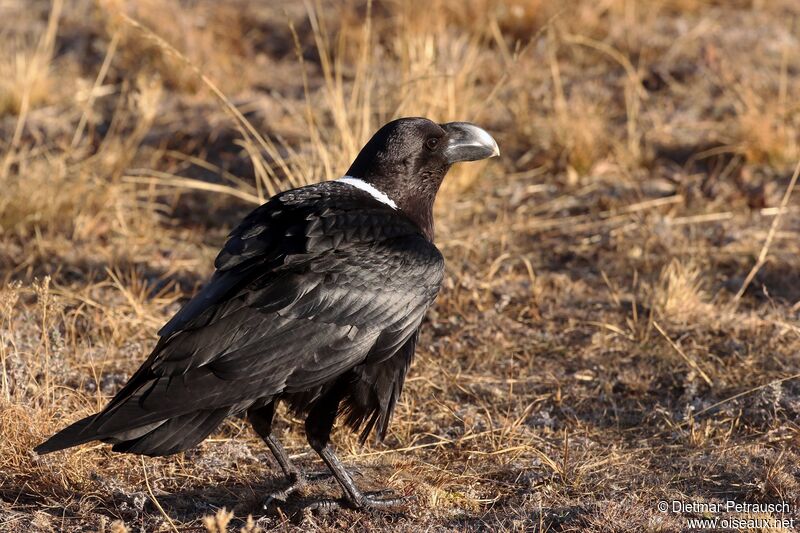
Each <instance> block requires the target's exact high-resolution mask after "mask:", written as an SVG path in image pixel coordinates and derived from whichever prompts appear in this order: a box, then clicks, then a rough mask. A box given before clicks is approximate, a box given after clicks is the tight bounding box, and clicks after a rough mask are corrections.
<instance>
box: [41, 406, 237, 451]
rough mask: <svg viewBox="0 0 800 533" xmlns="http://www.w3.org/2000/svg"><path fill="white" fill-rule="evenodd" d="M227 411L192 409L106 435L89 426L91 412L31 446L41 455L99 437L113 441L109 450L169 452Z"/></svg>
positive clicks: (191, 441) (194, 439)
mask: <svg viewBox="0 0 800 533" xmlns="http://www.w3.org/2000/svg"><path fill="white" fill-rule="evenodd" d="M230 412H231V409H230V407H223V408H221V409H208V410H203V411H195V412H193V413H187V414H185V415H180V416H176V417H173V418H169V419H167V420H161V421H159V422H155V423H151V424H147V425H145V426H140V427H135V428H126V429H124V430H121V431H118V432H115V433H112V434H110V435H109V434H108V433H100V434H98V432H97V429H96V426H98V424H95V425H94V426H95V427H92V422H93V421H94V420H95V418H96V417H97V416H99V415H92V416H89V417H86V418H84V419H83V420H79V421H77V422H75V423H74V424H72V425H71V426H68V427H66V428H64V429H62V430H61V431H59V432H58V433H56V434H55V435H53V436H52V437H50V438H49V439H47V441H46V442H43V443H42V444H40V445H39V446H37V447H36V448H34V451H35V452H36V453H38V454H45V453H50V452H55V451H58V450H63V449H64V448H71V447H72V446H77V445H78V444H83V443H85V442H89V441H93V440H100V441H103V442H109V443H112V444H114V447H113V448H112V449H113V450H114V451H115V452H127V453H135V454H139V455H150V456H156V455H171V454H173V453H178V452H180V451H183V450H186V449H188V448H191V447H193V446H195V445H196V444H198V443H199V442H200V441H202V440H203V439H205V438H206V437H207V436H208V435H209V434H210V433H211V432H212V431H214V430H215V429H216V428H217V426H219V424H220V422H222V420H223V419H225V417H226V416H228V415H229V414H230ZM100 426H102V424H100ZM101 431H102V430H101Z"/></svg>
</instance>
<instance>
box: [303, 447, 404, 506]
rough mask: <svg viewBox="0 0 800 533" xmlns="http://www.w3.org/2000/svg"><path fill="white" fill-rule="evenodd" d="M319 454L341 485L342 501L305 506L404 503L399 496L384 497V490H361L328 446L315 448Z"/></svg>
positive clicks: (388, 504) (325, 501)
mask: <svg viewBox="0 0 800 533" xmlns="http://www.w3.org/2000/svg"><path fill="white" fill-rule="evenodd" d="M316 451H317V453H318V454H319V456H320V457H321V458H322V460H323V461H325V464H326V465H327V466H328V468H329V469H330V471H331V473H332V474H333V477H335V478H336V481H338V482H339V485H341V486H342V491H343V492H344V502H341V500H330V499H327V500H326V499H323V500H317V501H314V502H312V503H311V504H310V505H309V506H308V507H307V508H308V509H311V510H314V509H317V510H320V511H329V510H333V509H337V508H339V507H341V504H342V503H345V504H347V505H348V506H349V507H353V508H355V509H386V508H390V507H398V506H400V505H403V504H405V503H406V498H400V497H394V496H390V497H386V496H383V494H385V493H386V491H378V492H361V490H359V488H358V487H357V486H356V484H355V482H354V481H353V476H351V475H350V473H349V472H348V471H347V469H346V468H345V467H344V465H343V464H342V462H341V461H340V460H339V458H338V457H337V456H336V454H335V453H334V452H333V449H332V448H331V447H330V446H324V447H323V448H321V449H319V450H316Z"/></svg>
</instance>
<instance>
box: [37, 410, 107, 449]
mask: <svg viewBox="0 0 800 533" xmlns="http://www.w3.org/2000/svg"><path fill="white" fill-rule="evenodd" d="M96 416H97V415H92V416H87V417H86V418H84V419H82V420H78V421H77V422H75V423H74V424H70V425H69V426H67V427H65V428H64V429H62V430H61V431H59V432H58V433H56V434H55V435H53V436H52V437H50V438H49V439H47V440H46V441H45V442H43V443H41V444H40V445H39V446H37V447H36V448H34V449H33V450H34V451H35V452H36V453H38V454H39V455H44V454H46V453H50V452H56V451H58V450H63V449H64V448H71V447H73V446H77V445H78V444H83V443H84V442H89V441H91V440H95V439H97V434H95V433H94V432H93V431H88V430H87V427H88V426H89V425H90V424H91V423H92V422H93V421H94V419H95V417H96Z"/></svg>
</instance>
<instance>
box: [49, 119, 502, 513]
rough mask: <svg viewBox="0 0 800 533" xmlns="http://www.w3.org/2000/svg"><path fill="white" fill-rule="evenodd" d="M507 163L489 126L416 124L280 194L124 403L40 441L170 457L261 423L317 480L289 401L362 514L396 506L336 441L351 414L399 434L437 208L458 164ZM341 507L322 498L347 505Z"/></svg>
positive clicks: (257, 214) (401, 123)
mask: <svg viewBox="0 0 800 533" xmlns="http://www.w3.org/2000/svg"><path fill="white" fill-rule="evenodd" d="M497 155H499V150H498V147H497V143H496V142H495V141H494V139H493V138H492V137H491V136H490V135H489V134H488V133H487V132H486V131H484V130H483V129H481V128H479V127H477V126H475V125H473V124H469V123H466V122H451V123H448V124H436V123H434V122H432V121H430V120H427V119H424V118H402V119H399V120H395V121H392V122H389V123H388V124H386V125H385V126H383V127H382V128H381V129H380V130H378V132H377V133H376V134H375V135H374V136H373V137H372V139H370V141H369V142H368V143H367V144H366V146H364V148H363V149H362V150H361V152H360V153H359V154H358V156H357V157H356V159H355V161H354V162H353V164H352V165H351V166H350V169H349V170H348V171H347V175H346V176H345V177H343V178H341V179H339V180H336V181H326V182H322V183H317V184H315V185H309V186H306V187H301V188H298V189H293V190H289V191H286V192H283V193H281V194H278V195H276V196H275V197H273V198H272V199H270V200H269V201H268V202H267V203H265V204H264V205H262V206H260V207H258V208H257V209H255V210H254V211H252V212H251V213H250V214H249V215H247V217H245V219H244V221H243V222H242V223H241V224H240V225H239V227H237V228H236V229H235V230H233V232H232V233H231V234H230V235H229V238H228V241H227V242H226V244H225V246H224V248H223V249H222V251H220V253H219V255H218V256H217V259H216V261H215V262H214V266H215V267H216V271H215V272H214V274H213V276H212V278H211V280H210V281H209V283H208V284H207V285H206V286H205V288H203V289H202V290H201V291H200V292H199V293H198V294H197V295H196V296H195V297H194V298H193V299H192V300H190V301H189V302H188V303H187V304H186V305H185V306H184V307H183V308H182V309H181V310H180V311H179V312H178V313H177V314H176V315H175V316H174V317H173V318H172V319H171V320H170V321H169V322H168V323H167V324H166V325H165V326H164V327H163V328H162V329H161V331H159V336H160V339H159V341H158V343H157V345H156V347H155V349H154V350H153V352H152V354H150V357H149V358H148V359H147V361H145V363H144V364H143V365H142V366H141V367H140V368H139V370H137V371H136V373H135V374H134V375H133V376H132V377H131V379H130V380H129V381H128V383H127V384H126V385H125V386H124V387H123V388H122V390H120V391H119V393H117V395H116V396H115V397H114V398H113V399H112V400H111V401H110V402H109V404H108V405H107V406H106V407H105V408H104V409H103V410H102V411H101V412H100V413H97V414H95V415H92V416H89V417H87V418H84V419H83V420H80V421H78V422H75V423H74V424H72V425H71V426H69V427H67V428H65V429H63V430H62V431H60V432H59V433H57V434H55V435H54V436H52V437H51V438H50V439H49V440H47V441H46V442H44V443H43V444H41V445H39V446H38V447H37V448H36V451H37V452H38V453H40V454H44V453H49V452H53V451H56V450H61V449H64V448H68V447H71V446H76V445H78V444H82V443H85V442H88V441H93V440H100V441H103V442H109V443H112V444H113V445H114V446H113V448H112V449H113V450H114V451H117V452H128V453H136V454H142V455H150V456H158V455H169V454H173V453H177V452H180V451H182V450H186V449H187V448H191V447H192V446H195V445H196V444H198V443H199V442H200V441H202V440H203V439H205V438H206V437H207V436H208V435H209V434H210V433H211V432H212V431H214V429H215V428H216V427H217V426H218V425H219V424H220V423H221V422H222V421H223V419H225V418H226V417H228V416H231V415H237V414H246V416H247V418H248V419H249V420H250V422H251V424H252V425H253V428H254V429H255V430H256V432H257V433H258V434H259V435H260V436H261V437H262V438H263V439H264V441H265V443H266V444H267V446H268V447H269V449H270V451H271V452H272V454H273V455H274V456H275V459H276V460H277V462H278V464H279V465H280V467H281V469H282V470H283V472H284V474H285V475H286V477H287V480H288V482H289V486H288V488H286V489H285V490H283V491H281V492H279V493H276V494H275V495H273V497H276V498H280V499H285V498H286V497H287V496H288V495H289V494H290V493H292V492H293V491H294V490H296V489H297V488H299V487H301V486H302V485H303V483H304V482H305V478H304V477H303V475H302V474H301V473H300V472H299V471H298V470H297V469H295V467H294V466H293V465H292V464H291V462H290V461H289V458H288V457H287V455H286V452H285V450H284V449H283V447H282V446H281V444H280V442H279V441H278V439H277V438H276V437H275V436H274V435H273V434H272V433H271V426H272V418H273V414H274V412H275V406H276V404H277V403H278V402H280V401H283V402H286V404H288V406H289V407H290V408H291V409H292V410H293V411H294V412H295V413H297V414H298V415H302V416H305V431H306V436H307V439H308V443H309V444H310V445H311V447H312V448H313V449H314V450H315V451H316V452H317V453H318V454H319V455H320V457H321V458H322V460H323V461H324V462H325V463H326V465H327V466H328V468H329V469H330V471H331V473H332V474H333V476H334V477H335V478H336V480H337V481H338V482H339V483H340V484H341V486H342V489H343V492H344V500H343V503H345V504H347V505H349V506H351V507H355V508H369V507H384V506H389V505H396V504H397V503H398V500H397V499H393V498H386V499H381V498H380V497H378V496H376V495H372V494H365V493H362V492H361V491H360V490H359V489H358V488H357V487H356V486H355V484H354V483H353V479H352V477H351V476H350V474H349V473H348V472H347V471H346V470H345V468H344V466H343V465H342V464H341V462H340V461H339V459H338V458H337V457H336V455H335V454H334V452H333V449H332V448H331V447H330V445H329V439H330V433H331V429H332V427H333V424H334V421H335V419H336V418H337V416H339V415H341V416H342V418H343V419H344V422H345V423H346V424H347V425H348V426H350V427H351V428H352V429H353V430H355V431H358V430H360V431H361V440H362V442H363V441H364V440H365V439H366V438H367V436H368V435H369V434H370V433H371V432H372V431H373V430H374V429H377V431H378V435H379V436H380V437H381V438H383V436H384V435H385V434H386V430H387V427H388V425H389V419H390V417H391V415H392V410H393V408H394V406H395V403H396V402H397V399H398V397H399V396H400V391H401V389H402V386H403V381H404V379H405V375H406V371H407V370H408V367H409V365H410V363H411V360H412V358H413V355H414V348H415V346H416V343H417V339H418V337H419V328H420V323H421V322H422V319H423V316H424V315H425V312H426V311H427V309H428V308H429V307H430V305H431V304H432V303H433V301H434V299H435V298H436V295H437V293H438V292H439V288H440V285H441V282H442V276H443V271H444V261H443V258H442V255H441V254H440V253H439V250H438V249H437V248H436V246H434V245H433V214H432V209H433V202H434V199H435V197H436V193H437V191H438V190H439V186H440V185H441V183H442V180H443V178H444V176H445V174H446V173H447V171H448V169H449V168H450V166H451V165H452V164H453V163H456V162H459V161H475V160H479V159H485V158H488V157H493V156H497ZM337 501H338V500H326V501H325V502H323V503H322V504H321V505H322V506H328V507H334V506H336V505H337V504H336V502H337Z"/></svg>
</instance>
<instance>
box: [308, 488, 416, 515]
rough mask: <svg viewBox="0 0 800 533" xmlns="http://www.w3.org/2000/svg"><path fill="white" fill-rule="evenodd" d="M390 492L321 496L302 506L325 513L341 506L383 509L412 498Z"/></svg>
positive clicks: (401, 504) (367, 509) (364, 509)
mask: <svg viewBox="0 0 800 533" xmlns="http://www.w3.org/2000/svg"><path fill="white" fill-rule="evenodd" d="M392 494H393V493H392V492H391V491H389V490H381V491H376V492H365V493H363V494H359V495H358V497H357V498H354V499H353V500H350V499H348V498H340V499H330V498H321V499H318V500H313V501H311V502H309V503H308V504H307V505H306V506H305V507H304V510H307V511H316V512H319V513H327V512H330V511H334V510H336V509H341V508H349V509H358V510H361V511H383V510H386V509H395V508H398V507H403V506H404V505H406V504H407V503H409V501H410V500H412V499H413V498H412V497H401V496H393V495H392Z"/></svg>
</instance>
